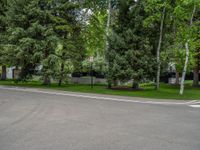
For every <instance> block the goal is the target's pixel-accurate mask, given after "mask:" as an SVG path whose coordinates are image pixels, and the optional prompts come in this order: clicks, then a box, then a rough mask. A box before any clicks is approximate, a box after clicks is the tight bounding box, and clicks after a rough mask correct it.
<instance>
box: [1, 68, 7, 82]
mask: <svg viewBox="0 0 200 150" xmlns="http://www.w3.org/2000/svg"><path fill="white" fill-rule="evenodd" d="M6 78H7V72H6V66H5V65H3V66H2V75H1V80H6Z"/></svg>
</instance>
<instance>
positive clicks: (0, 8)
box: [0, 0, 7, 80]
mask: <svg viewBox="0 0 200 150" xmlns="http://www.w3.org/2000/svg"><path fill="white" fill-rule="evenodd" d="M6 7H7V1H6V0H0V55H1V57H0V65H2V74H1V80H5V79H6V60H5V53H4V52H3V45H4V43H5V41H4V40H3V37H4V36H5V31H6V20H5V12H6Z"/></svg>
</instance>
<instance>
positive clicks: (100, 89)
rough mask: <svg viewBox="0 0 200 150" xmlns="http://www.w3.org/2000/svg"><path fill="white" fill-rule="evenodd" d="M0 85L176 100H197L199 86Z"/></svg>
mask: <svg viewBox="0 0 200 150" xmlns="http://www.w3.org/2000/svg"><path fill="white" fill-rule="evenodd" d="M0 85H7V86H21V87H33V88H45V89H55V90H63V91H73V92H84V93H96V94H109V95H120V96H132V97H145V98H156V99H176V100H198V99H200V88H193V87H191V85H190V82H187V84H186V88H185V93H184V95H182V96H180V95H179V87H178V86H172V85H168V84H161V88H160V90H158V91H156V90H154V86H150V85H142V88H143V89H144V90H142V91H120V90H111V89H107V88H106V86H105V85H95V86H94V88H93V89H91V87H90V85H80V84H65V85H62V86H60V87H59V86H57V84H54V83H53V84H52V85H50V86H44V85H41V82H39V81H28V82H19V83H15V82H14V81H11V80H7V81H0Z"/></svg>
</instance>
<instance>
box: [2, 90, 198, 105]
mask: <svg viewBox="0 0 200 150" xmlns="http://www.w3.org/2000/svg"><path fill="white" fill-rule="evenodd" d="M0 89H4V90H13V91H22V92H32V93H42V94H51V95H62V96H71V97H81V98H89V99H98V100H108V101H117V102H131V103H140V104H155V105H187V106H188V104H194V103H197V100H195V101H189V102H156V101H139V100H128V99H119V98H110V97H102V96H90V95H81V94H70V93H60V92H53V91H52V92H48V91H41V90H39V89H28V88H27V89H26V88H20V87H9V88H8V87H2V86H1V87H0ZM189 106H190V105H189Z"/></svg>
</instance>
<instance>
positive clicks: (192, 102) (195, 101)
mask: <svg viewBox="0 0 200 150" xmlns="http://www.w3.org/2000/svg"><path fill="white" fill-rule="evenodd" d="M198 102H199V101H198V100H193V101H189V102H186V104H194V103H198Z"/></svg>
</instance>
